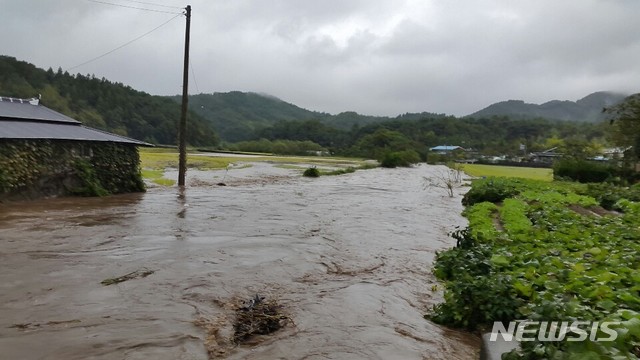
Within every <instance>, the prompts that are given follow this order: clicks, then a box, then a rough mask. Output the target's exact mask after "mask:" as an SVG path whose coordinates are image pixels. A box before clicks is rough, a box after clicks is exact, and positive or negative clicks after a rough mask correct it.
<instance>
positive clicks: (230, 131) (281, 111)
mask: <svg viewBox="0 0 640 360" xmlns="http://www.w3.org/2000/svg"><path fill="white" fill-rule="evenodd" d="M171 98H172V99H173V100H174V101H176V102H180V101H181V97H180V96H172V97H171ZM189 108H190V109H191V110H192V111H194V112H196V113H198V114H200V115H201V116H202V117H203V118H205V119H207V120H209V121H211V123H212V124H213V126H214V128H215V129H216V131H217V132H218V133H219V134H220V137H221V138H222V139H223V140H225V141H228V142H236V141H243V140H249V139H252V138H253V137H255V134H257V133H260V132H261V131H263V130H264V129H268V128H270V127H272V126H274V125H275V124H277V123H278V122H282V121H306V120H318V121H319V122H321V123H322V124H324V125H328V126H331V127H334V128H336V129H339V130H347V129H350V128H351V127H353V126H365V125H368V124H374V123H380V122H384V121H389V120H393V119H394V118H390V117H386V116H367V115H360V114H358V113H356V112H353V111H347V112H343V113H340V114H337V115H331V114H328V113H323V112H317V111H310V110H306V109H303V108H300V107H298V106H296V105H293V104H290V103H287V102H285V101H282V100H280V99H278V98H276V97H274V96H270V95H263V94H257V93H246V92H240V91H232V92H227V93H214V94H199V95H191V96H189ZM427 116H444V115H436V114H430V113H420V114H404V115H400V116H398V117H396V118H395V119H403V120H412V121H415V120H419V119H422V118H424V117H427Z"/></svg>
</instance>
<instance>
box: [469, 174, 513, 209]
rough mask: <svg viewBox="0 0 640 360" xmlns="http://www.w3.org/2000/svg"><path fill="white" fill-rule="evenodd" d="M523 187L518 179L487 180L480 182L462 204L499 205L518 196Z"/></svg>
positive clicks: (474, 185) (477, 182)
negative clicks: (482, 203)
mask: <svg viewBox="0 0 640 360" xmlns="http://www.w3.org/2000/svg"><path fill="white" fill-rule="evenodd" d="M522 185H523V184H522V181H520V180H516V179H501V178H487V179H483V180H478V181H476V182H475V183H474V184H473V187H472V188H471V190H469V191H468V192H467V193H466V194H465V195H464V197H463V198H462V204H463V205H466V206H469V205H473V204H476V203H481V202H484V201H488V202H492V203H497V202H500V201H502V200H504V199H506V198H509V197H513V196H515V195H518V194H519V193H520V191H521V188H522Z"/></svg>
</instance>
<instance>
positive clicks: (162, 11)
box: [87, 0, 182, 15]
mask: <svg viewBox="0 0 640 360" xmlns="http://www.w3.org/2000/svg"><path fill="white" fill-rule="evenodd" d="M87 1H90V2H94V3H98V4H104V5H113V6H119V7H123V8H127V9H136V10H144V11H152V12H158V13H164V14H176V12H175V11H165V10H156V9H147V8H142V7H137V6H129V5H122V4H114V3H110V2H106V1H99V0H87ZM180 15H182V13H180Z"/></svg>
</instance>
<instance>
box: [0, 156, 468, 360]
mask: <svg viewBox="0 0 640 360" xmlns="http://www.w3.org/2000/svg"><path fill="white" fill-rule="evenodd" d="M257 168H265V167H264V166H262V167H257ZM437 171H442V168H440V167H434V166H428V165H421V166H418V167H415V168H411V169H393V170H383V169H373V170H366V171H358V172H356V173H353V174H347V175H341V176H326V177H321V178H318V179H306V178H302V177H300V176H299V175H298V176H290V177H289V178H288V179H285V180H284V181H283V180H282V177H278V179H279V181H274V182H271V183H269V182H265V181H262V182H251V181H245V182H239V183H238V185H237V186H226V187H217V186H204V185H201V186H195V187H189V188H187V189H186V191H185V193H184V196H181V195H180V194H178V190H177V189H175V188H160V187H158V188H152V189H150V190H149V191H148V192H147V193H145V194H129V195H119V196H112V197H107V198H82V199H78V198H66V199H49V200H40V201H33V202H27V203H20V204H16V203H14V204H0V358H3V359H87V358H91V359H207V356H208V355H207V351H206V349H205V344H206V345H207V346H209V347H216V346H218V347H219V349H220V350H219V352H218V353H216V354H214V355H219V356H220V357H226V358H232V359H475V358H477V349H478V346H479V341H478V339H477V338H476V337H474V336H472V335H470V334H466V333H459V332H455V331H452V330H447V329H445V328H442V327H440V326H437V325H435V324H433V323H430V322H429V321H427V320H425V319H424V318H423V317H422V315H423V314H425V313H426V312H427V311H428V309H430V308H431V306H432V305H433V304H436V303H438V302H440V301H442V293H441V290H440V288H439V287H438V288H437V289H434V285H435V284H437V281H436V280H435V278H434V277H433V275H432V274H431V266H432V262H433V259H434V256H435V252H436V251H437V250H440V249H444V248H448V247H451V246H452V245H453V244H454V241H453V240H452V239H450V238H448V237H447V235H446V234H447V232H448V231H451V230H453V229H454V227H455V226H456V225H463V224H464V223H465V220H464V219H463V218H462V217H461V216H460V212H461V211H462V206H461V204H460V197H459V196H456V197H455V198H449V197H447V196H446V194H445V192H444V190H441V189H433V188H432V189H425V187H424V180H423V177H425V176H431V175H433V174H434V173H435V172H437ZM254 175H257V176H259V175H260V174H254ZM229 185H233V184H229ZM139 269H149V270H153V271H155V272H154V273H153V274H151V275H149V276H148V277H145V278H138V279H132V280H129V281H125V282H122V283H119V284H116V285H111V286H103V285H101V284H100V282H101V281H102V280H104V279H107V278H112V277H115V276H120V275H123V274H127V273H130V272H133V271H136V270H139ZM256 293H259V294H261V295H263V296H268V297H269V298H275V299H278V300H279V301H280V303H281V304H283V305H284V309H285V311H286V313H287V314H288V315H289V316H290V317H291V319H292V320H293V324H290V325H288V326H287V327H286V328H284V329H282V330H280V331H278V332H276V333H274V334H272V335H269V336H264V337H261V338H258V339H256V340H255V341H254V343H252V344H248V345H241V346H231V345H230V344H229V342H228V339H229V337H230V324H231V321H232V320H233V304H237V302H238V299H243V298H249V297H251V296H253V295H254V294H256ZM198 321H200V322H203V321H206V322H207V324H208V326H209V329H210V330H211V329H214V330H215V331H213V332H212V333H209V334H207V333H206V332H205V329H204V328H203V327H202V326H196V325H194V322H198Z"/></svg>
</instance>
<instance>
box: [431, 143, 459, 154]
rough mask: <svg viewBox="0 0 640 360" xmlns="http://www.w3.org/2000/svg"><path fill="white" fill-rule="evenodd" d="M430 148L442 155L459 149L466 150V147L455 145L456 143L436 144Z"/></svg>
mask: <svg viewBox="0 0 640 360" xmlns="http://www.w3.org/2000/svg"><path fill="white" fill-rule="evenodd" d="M429 150H431V151H433V152H435V153H437V154H440V155H446V154H450V153H453V152H457V151H465V149H464V148H463V147H462V146H455V145H439V146H434V147H432V148H430V149H429Z"/></svg>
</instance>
